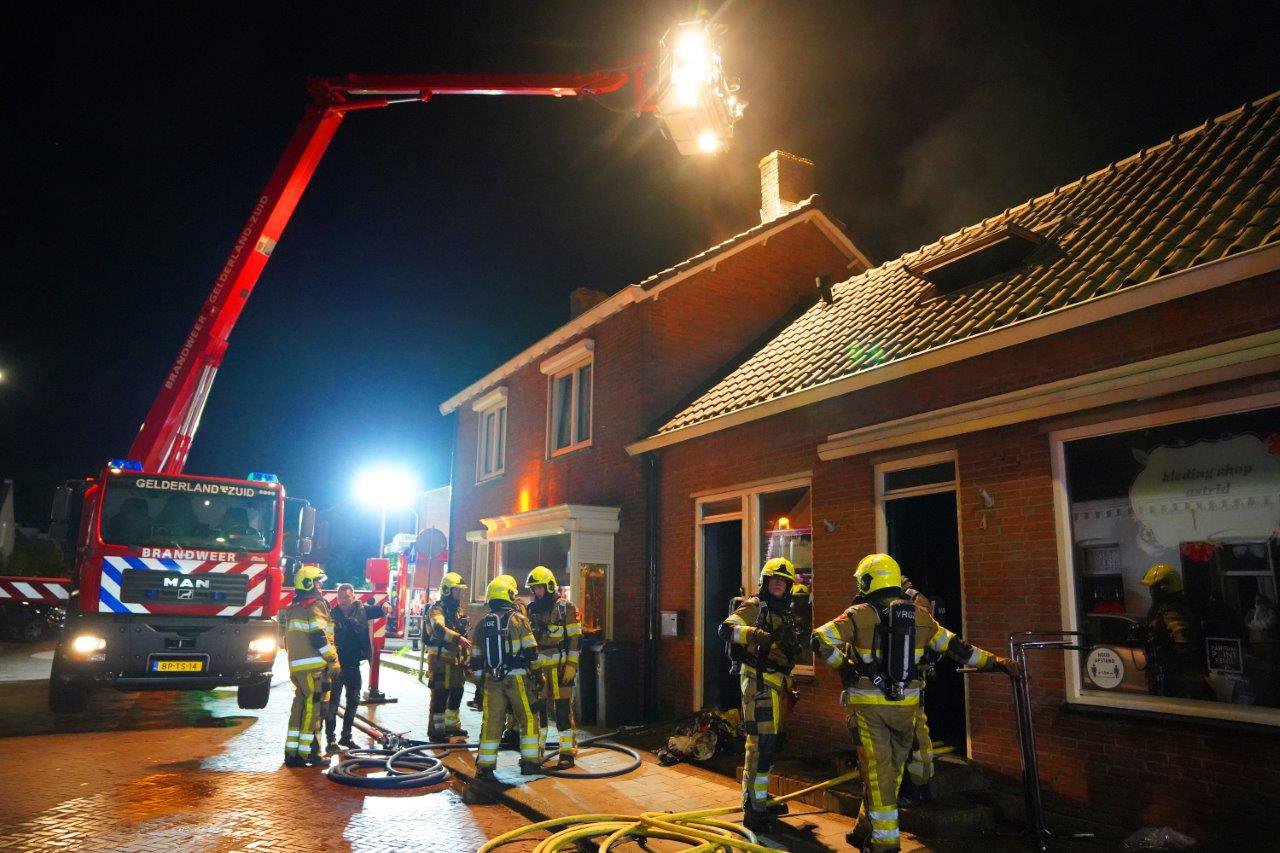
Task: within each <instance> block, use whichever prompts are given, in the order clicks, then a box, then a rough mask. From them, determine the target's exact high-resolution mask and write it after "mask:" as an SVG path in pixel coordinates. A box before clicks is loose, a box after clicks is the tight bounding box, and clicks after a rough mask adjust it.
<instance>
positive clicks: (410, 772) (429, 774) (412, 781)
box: [328, 749, 449, 790]
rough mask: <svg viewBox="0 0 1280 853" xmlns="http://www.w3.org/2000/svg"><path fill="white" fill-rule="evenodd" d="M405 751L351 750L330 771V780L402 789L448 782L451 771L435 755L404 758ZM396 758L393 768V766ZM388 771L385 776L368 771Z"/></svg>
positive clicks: (355, 785)
mask: <svg viewBox="0 0 1280 853" xmlns="http://www.w3.org/2000/svg"><path fill="white" fill-rule="evenodd" d="M405 751H406V750H399V751H398V752H397V751H395V750H390V749H360V750H351V752H348V753H347V757H346V758H345V759H344V760H343V761H341V762H339V763H338V764H336V765H334V766H333V767H331V768H329V774H328V775H329V778H330V779H332V780H333V781H335V782H340V783H342V784H343V785H351V786H353V787H356V788H379V789H384V790H385V789H393V790H403V789H406V788H423V787H427V786H429V785H443V784H444V783H446V782H448V781H449V770H448V768H446V767H445V766H444V764H443V763H442V762H441V761H440V759H438V758H436V757H435V756H432V755H415V756H404V755H403V754H402V753H404V752H405ZM393 759H394V766H393ZM370 771H373V772H376V771H387V775H385V776H370V775H367V774H368V772H370Z"/></svg>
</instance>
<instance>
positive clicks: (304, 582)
mask: <svg viewBox="0 0 1280 853" xmlns="http://www.w3.org/2000/svg"><path fill="white" fill-rule="evenodd" d="M323 582H324V573H323V572H322V571H321V570H320V567H319V566H313V565H306V566H303V567H302V568H300V569H298V571H297V574H295V575H294V578H293V602H292V603H291V604H290V605H289V606H288V607H287V608H286V609H285V611H284V617H283V618H284V625H285V635H284V639H285V650H286V651H287V652H288V655H289V678H290V679H291V680H292V681H293V690H294V693H293V708H292V709H291V710H290V711H289V734H288V736H287V737H286V738H285V742H284V763H285V766H286V767H314V766H318V765H321V764H323V763H324V761H323V760H322V759H321V758H320V744H319V742H318V741H317V740H316V737H317V735H318V734H319V733H320V725H321V723H323V722H324V714H323V713H322V711H323V709H324V702H325V685H326V683H327V682H334V681H337V679H338V673H339V668H338V650H337V649H336V648H334V644H333V621H332V619H330V617H329V605H327V604H326V603H325V600H324V597H323V596H322V595H321V592H322V588H321V584H322V583H323Z"/></svg>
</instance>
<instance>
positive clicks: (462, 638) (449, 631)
mask: <svg viewBox="0 0 1280 853" xmlns="http://www.w3.org/2000/svg"><path fill="white" fill-rule="evenodd" d="M466 594H467V585H466V584H464V583H463V582H462V575H460V574H458V573H457V572H447V573H446V574H445V576H444V577H443V578H442V579H441V580H440V599H439V600H438V601H437V602H436V603H435V604H432V605H431V608H430V609H429V610H428V611H427V625H428V626H430V633H429V634H428V635H427V636H428V639H427V661H428V664H427V666H428V670H429V672H430V673H431V675H430V678H428V680H427V687H429V688H430V689H431V720H430V721H429V722H428V723H427V740H429V741H433V742H436V743H440V742H443V741H446V740H448V739H449V738H451V737H454V736H455V735H456V736H459V737H466V735H467V731H466V729H464V728H462V720H461V718H460V717H459V716H458V711H459V709H460V708H461V707H462V690H463V688H464V687H465V686H466V683H467V681H466V663H467V658H468V657H469V656H470V654H471V641H470V640H468V639H467V612H466V603H465V602H464V599H465V598H466Z"/></svg>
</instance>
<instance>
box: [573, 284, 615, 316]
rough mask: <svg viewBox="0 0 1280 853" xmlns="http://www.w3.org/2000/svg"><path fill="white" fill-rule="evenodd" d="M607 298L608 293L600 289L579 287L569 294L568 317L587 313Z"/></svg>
mask: <svg viewBox="0 0 1280 853" xmlns="http://www.w3.org/2000/svg"><path fill="white" fill-rule="evenodd" d="M608 298H609V294H607V293H605V292H604V291H602V290H592V289H591V288H589V287H579V288H578V289H577V290H575V291H573V293H570V294H569V319H570V320H572V319H574V318H575V317H577V316H579V315H581V314H585V313H587V312H588V311H590V310H591V309H592V308H594V307H596V306H597V305H599V304H600V303H601V302H604V301H605V300H606V299H608Z"/></svg>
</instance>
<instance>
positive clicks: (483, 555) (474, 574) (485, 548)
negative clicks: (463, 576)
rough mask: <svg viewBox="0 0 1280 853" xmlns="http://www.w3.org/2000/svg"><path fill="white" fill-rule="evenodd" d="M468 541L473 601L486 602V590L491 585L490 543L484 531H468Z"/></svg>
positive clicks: (471, 597)
mask: <svg viewBox="0 0 1280 853" xmlns="http://www.w3.org/2000/svg"><path fill="white" fill-rule="evenodd" d="M467 541H468V542H470V543H471V595H470V596H469V597H470V599H471V600H472V601H484V594H485V589H486V588H487V587H488V585H489V543H488V542H487V541H486V540H485V535H484V531H483V530H469V531H467Z"/></svg>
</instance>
